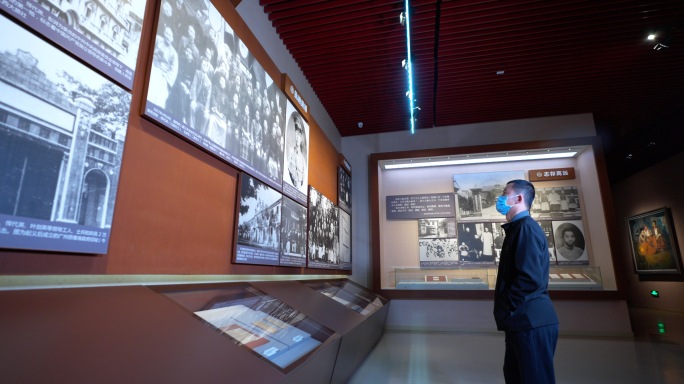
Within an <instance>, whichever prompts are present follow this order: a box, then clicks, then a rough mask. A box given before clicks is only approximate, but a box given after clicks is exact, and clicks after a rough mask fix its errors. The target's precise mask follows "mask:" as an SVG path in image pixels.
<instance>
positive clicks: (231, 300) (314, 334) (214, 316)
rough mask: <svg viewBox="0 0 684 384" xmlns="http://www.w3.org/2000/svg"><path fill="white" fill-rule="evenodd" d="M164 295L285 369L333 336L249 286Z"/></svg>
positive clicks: (274, 299) (299, 313)
mask: <svg viewBox="0 0 684 384" xmlns="http://www.w3.org/2000/svg"><path fill="white" fill-rule="evenodd" d="M164 294H165V295H166V296H168V297H170V298H171V299H172V300H174V301H176V302H178V303H179V304H181V305H182V306H184V307H185V308H187V309H188V310H190V311H192V312H193V313H194V314H195V315H196V316H197V317H199V318H200V319H202V320H203V321H205V322H206V323H208V324H209V325H211V326H212V327H214V328H215V329H216V330H217V331H218V332H220V333H221V334H223V335H225V336H226V337H229V338H230V339H232V340H233V341H234V342H235V343H237V344H239V345H242V346H244V347H246V348H248V349H249V350H250V351H252V352H253V353H255V354H257V355H258V356H260V357H261V358H263V359H265V360H267V361H269V362H271V363H273V364H275V365H276V366H278V367H279V368H281V369H289V368H292V367H293V366H294V365H296V363H297V362H299V361H302V360H304V358H305V356H308V355H309V354H310V353H312V352H313V351H314V350H316V348H317V347H318V346H320V345H321V344H323V343H324V342H325V341H326V340H327V339H328V338H330V337H331V336H332V335H333V333H334V332H333V331H332V330H330V329H329V328H327V327H325V326H323V325H321V324H319V323H317V322H315V321H313V320H312V319H310V318H309V317H308V316H307V315H306V314H304V313H302V312H300V311H298V310H296V309H294V308H293V307H291V306H290V305H288V304H286V303H284V302H283V301H281V300H278V299H276V298H274V297H272V296H270V295H268V294H266V293H264V292H262V291H260V290H258V289H256V288H254V287H253V286H251V285H248V284H238V285H234V286H230V287H221V288H216V289H206V290H192V291H177V292H166V293H164ZM291 366H292V367H291Z"/></svg>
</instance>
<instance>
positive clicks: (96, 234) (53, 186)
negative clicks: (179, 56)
mask: <svg viewBox="0 0 684 384" xmlns="http://www.w3.org/2000/svg"><path fill="white" fill-rule="evenodd" d="M0 35H2V36H11V38H3V39H0V69H1V70H0V248H14V249H29V250H41V251H57V252H74V253H87V254H106V253H107V250H108V245H109V239H110V232H111V228H112V223H113V215H114V205H115V203H116V196H117V193H118V184H119V176H120V174H121V165H122V159H123V151H124V144H125V142H126V132H127V129H128V116H129V113H130V108H131V95H130V94H129V93H128V92H127V91H126V90H125V89H123V88H121V87H120V86H119V85H117V84H116V83H114V82H112V81H110V80H109V79H107V78H105V77H103V76H101V75H100V74H98V73H97V72H95V71H92V70H90V69H89V68H88V67H86V66H84V65H82V64H81V63H80V62H78V61H76V60H74V59H73V58H71V57H70V56H68V55H66V54H64V53H62V52H61V51H60V50H58V49H57V48H55V47H53V46H52V45H50V44H48V43H47V42H45V41H43V39H41V38H40V37H38V36H36V35H34V34H33V33H31V32H30V31H28V30H26V29H24V28H23V27H22V26H20V25H18V24H15V23H14V22H13V21H11V20H10V19H8V18H6V17H4V16H2V15H0ZM6 68H12V70H6Z"/></svg>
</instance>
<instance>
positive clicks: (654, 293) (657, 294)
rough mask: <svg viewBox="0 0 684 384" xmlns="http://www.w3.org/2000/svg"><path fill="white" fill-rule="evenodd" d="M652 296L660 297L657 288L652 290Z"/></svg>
mask: <svg viewBox="0 0 684 384" xmlns="http://www.w3.org/2000/svg"><path fill="white" fill-rule="evenodd" d="M651 296H653V297H660V292H658V291H656V290H655V289H654V290H652V291H651Z"/></svg>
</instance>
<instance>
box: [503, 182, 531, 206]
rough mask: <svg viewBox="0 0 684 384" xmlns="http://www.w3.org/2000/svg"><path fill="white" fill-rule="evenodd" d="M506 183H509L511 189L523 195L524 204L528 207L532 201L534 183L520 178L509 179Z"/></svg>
mask: <svg viewBox="0 0 684 384" xmlns="http://www.w3.org/2000/svg"><path fill="white" fill-rule="evenodd" d="M506 184H507V185H508V184H511V187H512V188H513V191H514V192H515V193H519V194H521V195H522V196H523V199H524V200H525V205H527V209H530V207H531V206H532V201H533V200H534V185H532V183H530V182H529V181H527V180H520V179H516V180H511V181H509V182H508V183H506Z"/></svg>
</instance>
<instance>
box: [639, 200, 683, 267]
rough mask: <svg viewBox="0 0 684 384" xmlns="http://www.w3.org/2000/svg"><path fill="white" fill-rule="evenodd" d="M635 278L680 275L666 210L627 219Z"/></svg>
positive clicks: (673, 233)
mask: <svg viewBox="0 0 684 384" xmlns="http://www.w3.org/2000/svg"><path fill="white" fill-rule="evenodd" d="M627 227H628V229H629V238H630V244H631V250H632V260H633V261H634V270H635V272H636V273H637V274H681V273H682V267H681V265H682V263H681V258H680V254H679V249H678V247H677V236H676V235H675V230H674V225H673V223H672V215H671V213H670V209H669V208H660V209H656V210H653V211H649V212H644V213H641V214H638V215H635V216H632V217H628V218H627Z"/></svg>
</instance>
